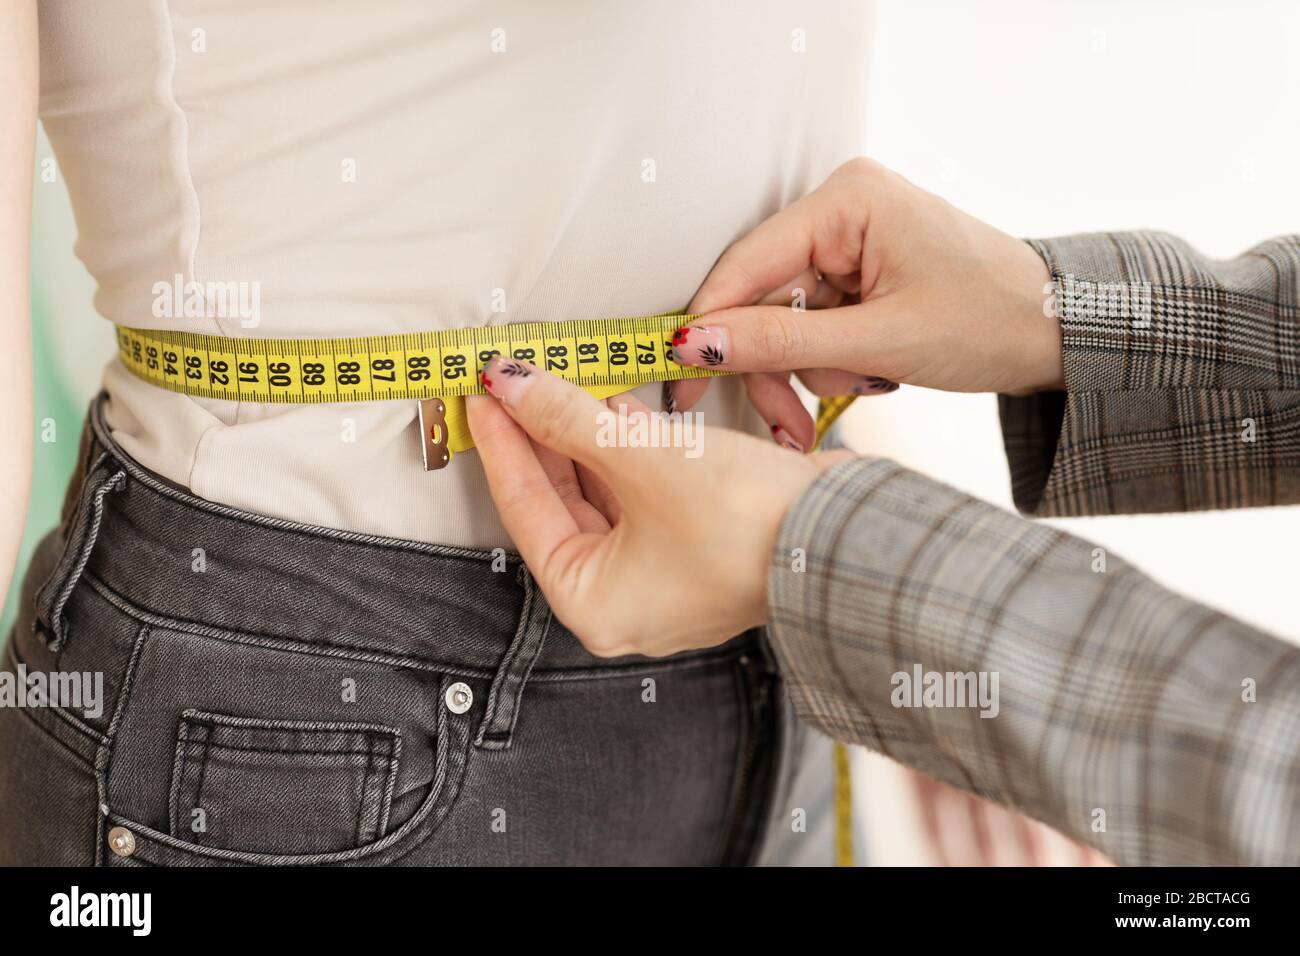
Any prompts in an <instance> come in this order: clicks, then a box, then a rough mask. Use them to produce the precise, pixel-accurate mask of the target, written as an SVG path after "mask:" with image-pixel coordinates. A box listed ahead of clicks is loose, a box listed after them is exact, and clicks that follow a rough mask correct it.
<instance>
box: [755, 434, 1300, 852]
mask: <svg viewBox="0 0 1300 956" xmlns="http://www.w3.org/2000/svg"><path fill="white" fill-rule="evenodd" d="M769 612H770V622H771V624H770V629H769V630H770V634H771V639H772V644H773V647H774V650H775V652H776V655H777V659H778V661H779V663H780V669H781V671H782V673H783V674H784V676H785V677H786V679H787V684H788V687H789V690H790V693H791V696H792V698H793V701H794V704H795V707H796V710H797V712H798V713H799V714H800V715H801V716H802V717H803V718H804V719H806V720H808V721H809V722H811V723H812V724H813V725H815V726H817V727H819V728H820V729H821V730H823V731H824V732H825V733H827V734H829V735H831V736H832V737H835V738H837V739H840V740H843V741H847V742H850V743H857V744H862V745H864V746H867V747H870V748H872V749H873V750H877V751H880V752H881V753H883V754H885V755H887V756H889V757H892V758H894V759H895V760H898V761H900V762H901V763H904V764H907V765H909V766H912V767H915V768H917V769H919V770H922V771H924V772H926V773H928V774H930V775H932V776H934V777H937V778H938V779H940V780H943V781H945V782H947V783H950V784H953V785H955V786H958V787H963V788H965V789H966V790H969V791H971V792H973V793H976V794H979V795H980V796H983V797H987V798H989V799H992V800H996V801H999V802H1001V803H1004V804H1009V805H1011V806H1013V807H1016V808H1017V809H1019V810H1020V811H1022V812H1024V813H1027V814H1029V815H1030V816H1032V817H1035V818H1037V819H1039V820H1042V821H1044V822H1046V823H1048V824H1050V825H1052V826H1054V827H1056V828H1057V829H1059V830H1061V831H1062V832H1064V833H1067V834H1070V835H1071V836H1073V837H1075V838H1077V839H1079V840H1081V841H1083V842H1086V843H1088V844H1090V845H1092V846H1094V847H1096V848H1097V849H1099V850H1101V851H1102V852H1103V853H1105V854H1107V855H1108V856H1109V857H1110V858H1111V859H1113V860H1115V861H1116V862H1119V863H1125V864H1160V865H1200V864H1291V865H1295V864H1300V648H1296V647H1293V646H1291V645H1289V644H1287V643H1285V642H1283V641H1281V640H1278V639H1277V638H1274V637H1270V636H1269V635H1266V634H1263V633H1261V632H1259V631H1257V630H1254V629H1252V628H1250V627H1247V626H1246V625H1244V624H1242V623H1239V622H1237V621H1233V620H1231V619H1229V618H1227V617H1225V616H1224V615H1222V614H1220V613H1218V612H1216V611H1213V610H1211V609H1209V608H1207V607H1204V606H1202V605H1199V604H1197V603H1195V602H1194V601H1189V600H1187V599H1186V598H1183V597H1180V596H1179V595H1177V594H1174V593H1171V592H1170V591H1168V590H1166V589H1164V588H1162V587H1160V586H1159V585H1157V584H1155V583H1154V582H1153V581H1151V580H1150V579H1149V578H1148V577H1146V576H1145V575H1143V574H1142V573H1141V572H1140V571H1138V570H1136V569H1135V568H1133V567H1131V566H1130V565H1128V564H1126V563H1125V562H1124V561H1122V560H1121V559H1119V558H1117V557H1116V556H1114V555H1107V554H1105V553H1104V552H1103V551H1102V550H1101V549H1099V548H1096V547H1094V546H1093V545H1091V544H1089V543H1087V542H1085V541H1082V540H1080V539H1078V538H1075V537H1072V536H1071V535H1068V534H1065V533H1064V532H1061V531H1059V530H1056V529H1053V528H1050V527H1046V526H1042V525H1037V524H1034V523H1031V522H1028V521H1026V520H1024V519H1023V518H1020V517H1018V516H1016V515H1014V514H1011V513H1010V512H1007V511H1003V510H1002V509H999V508H995V507H993V506H992V505H989V504H987V503H985V502H981V501H978V500H976V499H974V498H971V497H969V496H967V495H965V494H963V493H961V492H959V491H957V490H955V489H953V488H951V487H949V486H947V485H943V484H940V483H938V482H936V481H932V480H930V479H928V478H925V477H924V476H921V475H918V474H916V473H915V472H911V471H908V470H907V469H904V468H902V467H900V466H898V465H896V464H894V463H893V462H889V461H884V460H880V459H870V458H864V459H856V460H854V461H851V462H847V463H845V464H842V465H839V466H836V467H835V468H833V469H831V470H830V471H828V472H826V473H825V474H824V475H822V476H821V477H820V478H819V479H818V480H817V482H816V483H815V484H814V485H813V486H812V487H811V488H810V489H809V490H808V491H807V492H806V493H805V494H804V495H803V497H802V498H800V499H799V501H798V502H797V503H796V504H795V505H794V507H793V508H792V509H791V511H790V512H789V514H787V516H786V519H785V522H784V524H783V526H782V529H781V532H780V535H779V539H778V542H777V546H776V549H775V551H774V553H773V558H772V564H771V568H770V573H769ZM932 674H938V675H940V679H941V680H942V682H943V684H944V687H945V688H947V692H946V694H943V695H939V696H935V697H933V698H931V697H929V696H927V695H926V694H924V693H923V692H922V690H923V688H925V687H927V685H928V683H929V682H930V681H931V680H933V678H932V677H931V676H930V675H932ZM900 675H906V676H905V677H901V676H900ZM981 675H983V677H982V678H981ZM993 675H997V676H996V678H995V677H994V676H993ZM917 677H920V680H917V679H916V678H917ZM981 680H982V681H983V683H982V684H981ZM994 681H996V683H994ZM981 687H982V688H983V689H984V690H986V691H996V693H988V694H986V696H985V697H983V698H981V697H980V696H979V690H980V689H981ZM963 694H965V696H964V697H963ZM935 702H938V703H940V704H943V705H945V706H932V704H934V703H935ZM972 703H973V704H974V706H970V705H971V704H972ZM962 704H966V705H967V706H961V705H962ZM981 713H985V714H989V715H990V716H981Z"/></svg>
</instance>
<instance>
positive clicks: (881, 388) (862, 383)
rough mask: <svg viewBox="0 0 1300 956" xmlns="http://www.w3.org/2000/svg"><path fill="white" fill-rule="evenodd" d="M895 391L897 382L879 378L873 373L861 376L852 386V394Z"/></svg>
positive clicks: (882, 393) (877, 393) (879, 393)
mask: <svg viewBox="0 0 1300 956" xmlns="http://www.w3.org/2000/svg"><path fill="white" fill-rule="evenodd" d="M896 391H898V383H897V382H891V381H890V380H889V379H887V378H879V377H878V376H875V375H864V376H862V378H860V379H858V382H857V384H856V385H854V386H853V388H852V392H853V394H854V395H884V394H886V393H888V392H896Z"/></svg>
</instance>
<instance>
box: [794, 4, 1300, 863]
mask: <svg viewBox="0 0 1300 956" xmlns="http://www.w3.org/2000/svg"><path fill="white" fill-rule="evenodd" d="M876 9H877V18H876V32H875V36H874V37H873V38H872V41H871V45H870V49H869V51H868V50H864V55H869V56H870V58H871V68H872V89H871V98H870V103H871V112H870V120H869V122H870V140H869V142H868V144H867V152H868V154H869V155H871V156H872V157H874V158H875V159H878V160H880V161H881V162H883V163H884V164H886V165H887V166H891V167H893V168H894V169H896V170H898V171H899V172H901V173H903V174H904V175H906V176H907V177H908V178H909V179H911V180H912V181H913V182H915V183H917V184H918V185H920V186H923V187H925V188H927V189H929V190H931V191H933V192H936V193H939V194H940V195H942V196H943V197H944V198H946V199H948V200H949V201H950V202H952V203H953V204H954V205H956V206H958V207H959V208H962V209H964V210H966V211H967V212H969V213H972V214H973V215H976V216H979V217H980V218H982V219H985V220H987V221H988V222H991V223H993V224H994V225H996V226H998V227H999V228H1001V229H1003V230H1005V231H1007V232H1009V233H1011V234H1013V235H1018V236H1026V237H1028V236H1042V237H1049V236H1057V235H1065V234H1070V233H1076V232H1088V231H1099V230H1120V229H1135V228H1151V229H1160V230H1164V231H1167V232H1171V233H1174V234H1175V235H1179V236H1181V237H1182V238H1184V239H1186V240H1188V241H1189V242H1191V243H1192V244H1193V245H1195V246H1196V247H1198V248H1199V249H1200V250H1201V251H1203V252H1205V253H1207V254H1209V255H1213V256H1218V257H1230V256H1234V255H1237V254H1239V253H1241V252H1243V251H1244V250H1245V249H1247V248H1249V247H1250V246H1251V245H1253V244H1255V243H1257V242H1259V241H1261V240H1263V239H1266V238H1269V237H1271V236H1274V235H1278V234H1281V233H1288V232H1290V233H1294V232H1297V231H1300V4H1298V3H1295V2H1289V0H1274V2H1262V0H1257V2H1245V3H1243V2H1234V3H1223V2H1217V3H1215V2H1188V0H1183V2H1179V3H1173V2H1155V0H1148V2H1131V0H1130V2H1127V3H1121V2H1047V0H1001V2H989V3H960V2H942V0H928V2H917V0H880V2H878V3H877V8H876ZM813 52H814V51H813V49H812V48H811V46H810V49H809V53H810V54H812V53H813ZM850 415H851V417H850V418H848V419H846V421H847V422H848V426H849V431H848V434H849V438H850V441H851V443H852V444H853V445H854V446H855V447H857V448H859V449H860V450H869V451H872V452H876V453H880V454H884V455H887V456H889V457H892V458H895V459H897V460H898V461H901V462H903V463H904V464H907V465H909V466H912V467H915V468H917V469H919V470H921V471H924V472H926V473H927V474H929V475H931V476H934V477H936V478H939V479H942V480H944V481H947V482H949V483H950V484H953V485H956V486H957V487H959V488H961V489H963V490H965V491H968V492H970V493H971V494H974V495H978V496H979V497H981V498H984V499H987V500H989V501H993V502H995V503H998V504H1001V505H1005V506H1006V507H1010V506H1011V493H1010V486H1009V483H1008V478H1007V468H1006V461H1005V458H1004V457H1003V453H1002V446H1001V435H1000V432H999V429H998V422H997V411H996V401H995V399H994V398H992V397H991V396H961V395H947V394H941V393H928V392H923V391H921V390H918V389H908V388H904V389H902V390H901V391H899V392H897V393H895V394H894V395H890V396H887V397H883V398H876V399H870V400H864V401H859V402H858V403H857V405H856V406H855V408H854V409H853V411H852V412H851V413H850ZM1052 523H1053V524H1056V525H1058V526H1059V527H1062V528H1065V529H1066V530H1068V531H1070V532H1072V533H1074V534H1078V535H1081V536H1084V537H1087V538H1090V539H1092V540H1094V541H1096V542H1097V543H1099V544H1102V545H1104V546H1106V547H1107V548H1108V549H1112V550H1113V551H1114V552H1116V553H1118V554H1121V555H1123V556H1124V557H1125V558H1127V559H1129V560H1131V561H1132V562H1134V563H1135V564H1137V565H1138V566H1140V567H1142V568H1144V569H1145V570H1146V571H1147V572H1148V573H1149V574H1151V575H1152V576H1153V577H1155V578H1156V579H1158V580H1159V581H1161V582H1162V583H1164V584H1166V585H1167V586H1169V587H1172V588H1175V589H1176V590H1179V591H1182V592H1184V593H1186V594H1188V595H1191V596H1194V597H1195V598H1196V599H1198V600H1200V601H1203V602H1206V603H1209V604H1212V605H1215V606H1216V607H1219V608H1221V609H1223V610H1225V611H1228V612H1230V613H1232V614H1234V615H1236V616H1238V617H1241V618H1244V619H1246V620H1248V621H1250V622H1252V623H1254V624H1256V625H1258V626H1260V627H1263V628H1266V629H1268V630H1270V631H1272V632H1274V633H1278V634H1282V635H1285V636H1287V637H1289V638H1291V639H1293V640H1300V554H1298V552H1300V508H1297V507H1292V508H1270V509H1263V510H1256V511H1248V512H1217V513H1209V514H1200V515H1187V516H1182V515H1179V516H1149V517H1148V516H1141V517H1114V518H1091V519H1071V520H1064V521H1056V522H1052ZM857 770H858V774H857V777H858V780H857V782H858V784H859V786H858V787H857V798H858V803H859V806H865V809H866V811H867V817H868V826H869V830H870V833H871V839H872V851H873V853H872V855H873V862H877V863H912V862H925V861H926V859H927V858H926V856H925V854H924V851H923V849H922V847H921V846H920V845H919V841H917V839H916V837H915V830H914V829H913V828H909V827H907V826H903V825H901V821H902V820H906V819H908V818H909V817H910V809H911V808H910V806H909V805H908V801H907V800H906V798H905V796H904V794H903V793H902V792H900V791H899V790H898V789H897V788H896V787H895V786H893V784H894V783H895V780H894V777H895V775H894V774H893V773H892V772H891V767H890V765H886V764H885V763H884V762H883V761H878V760H875V759H870V760H859V762H858V766H857ZM867 791H870V792H867Z"/></svg>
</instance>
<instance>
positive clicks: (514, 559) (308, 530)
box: [90, 392, 522, 563]
mask: <svg viewBox="0 0 1300 956" xmlns="http://www.w3.org/2000/svg"><path fill="white" fill-rule="evenodd" d="M106 397H107V395H106V393H103V392H101V393H100V395H99V396H98V397H96V398H95V399H93V400H92V401H91V406H90V409H91V410H90V421H91V424H92V427H93V429H94V432H95V439H96V440H97V441H98V442H99V444H100V447H101V448H103V449H105V450H106V452H107V453H108V454H110V455H111V456H112V457H113V459H114V460H115V461H117V463H118V464H120V465H121V466H122V468H123V469H125V471H126V473H127V474H129V475H130V476H131V477H132V478H134V479H135V480H136V481H138V482H139V483H140V484H141V485H143V486H144V487H146V488H148V489H149V490H150V491H152V492H154V493H155V494H158V495H161V496H162V497H164V498H169V499H171V500H173V501H176V502H178V503H180V504H182V505H186V506H188V507H192V508H195V509H197V510H199V511H205V512H207V513H209V514H212V515H216V516H218V517H221V518H225V519H228V520H232V521H237V522H245V523H248V524H255V525H260V526H262V527H266V528H272V529H274V530H277V531H285V532H289V533H291V534H296V535H302V536H307V537H312V538H325V539H328V540H331V541H346V542H349V543H352V544H358V545H361V546H363V547H368V548H375V549H379V550H388V551H410V552H414V553H417V554H431V555H436V556H439V557H447V558H463V559H466V560H472V561H476V562H486V561H491V560H493V559H494V557H495V553H494V552H493V551H490V550H488V551H485V550H481V549H478V548H462V547H458V546H456V545H449V544H432V543H429V542H425V541H408V540H406V539H404V538H390V537H386V536H384V535H376V534H367V533H365V532H361V531H348V530H345V529H343V528H325V527H321V526H318V525H310V524H306V523H304V522H301V521H293V520H291V519H289V518H277V517H275V516H273V515H262V514H257V513H255V512H252V511H243V510H241V509H239V508H234V507H231V506H230V505H223V504H221V503H219V502H216V501H209V500H208V499H206V498H200V497H199V496H197V495H195V494H194V493H193V492H191V491H182V490H181V489H178V488H173V487H172V486H170V485H167V484H164V483H163V482H161V481H159V480H158V478H157V477H156V476H154V475H153V474H152V473H151V472H149V471H147V470H146V469H144V468H143V467H141V465H139V464H138V463H137V462H136V461H135V460H134V459H132V458H131V456H130V455H128V454H127V453H126V451H125V450H123V449H122V448H121V447H120V446H119V445H118V444H117V443H116V442H115V441H113V439H112V437H111V436H109V434H108V424H107V422H105V421H103V419H102V403H103V401H104V399H105V398H106ZM506 560H507V562H510V563H522V559H521V558H520V557H519V555H518V554H517V553H515V552H511V551H507V552H506Z"/></svg>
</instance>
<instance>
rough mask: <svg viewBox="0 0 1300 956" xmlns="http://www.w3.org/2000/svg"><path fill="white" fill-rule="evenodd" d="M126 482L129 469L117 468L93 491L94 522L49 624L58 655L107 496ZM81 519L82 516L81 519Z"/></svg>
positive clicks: (53, 649) (79, 547)
mask: <svg viewBox="0 0 1300 956" xmlns="http://www.w3.org/2000/svg"><path fill="white" fill-rule="evenodd" d="M125 481H126V472H125V471H117V472H115V473H114V474H113V475H112V477H110V478H108V479H107V480H106V481H105V482H104V483H103V484H102V485H100V486H99V487H97V488H96V489H95V490H94V492H93V493H92V498H91V499H90V501H89V506H90V507H91V508H92V516H91V518H90V524H89V525H88V526H87V527H86V528H85V529H84V530H83V531H82V540H81V541H80V542H79V544H78V549H79V550H78V555H77V560H76V562H75V564H74V565H73V566H72V568H71V569H69V572H68V576H67V578H66V579H65V580H64V582H63V586H62V588H61V589H60V590H59V594H58V596H57V597H56V598H55V601H54V607H53V608H52V609H51V611H50V621H49V624H50V629H51V631H53V633H54V639H53V640H52V641H50V644H49V647H50V650H51V651H53V652H54V653H56V654H57V653H58V652H59V651H60V650H61V649H62V648H63V644H64V641H65V640H66V639H67V634H66V628H65V627H64V624H63V609H64V608H65V607H67V604H68V599H69V598H70V597H72V591H73V589H74V588H75V587H76V586H77V582H78V581H79V580H81V575H82V573H83V572H84V571H85V570H86V564H87V563H88V562H89V561H90V552H91V551H93V550H94V549H95V542H96V541H97V540H98V539H99V527H100V525H101V524H102V523H103V520H104V497H105V496H106V495H107V494H108V493H109V492H110V491H116V490H117V489H118V488H120V487H121V486H122V484H124V483H125ZM80 520H81V519H80V518H79V519H78V521H80Z"/></svg>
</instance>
